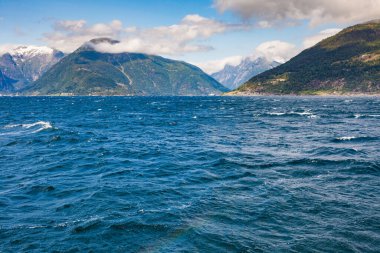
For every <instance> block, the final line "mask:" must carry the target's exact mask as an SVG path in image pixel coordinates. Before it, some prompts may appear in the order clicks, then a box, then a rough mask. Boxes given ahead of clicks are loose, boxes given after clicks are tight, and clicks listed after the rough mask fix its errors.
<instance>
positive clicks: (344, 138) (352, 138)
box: [336, 136, 357, 141]
mask: <svg viewBox="0 0 380 253" xmlns="http://www.w3.org/2000/svg"><path fill="white" fill-rule="evenodd" d="M356 138H357V137H355V136H343V137H338V138H336V139H337V140H340V141H350V140H354V139H356Z"/></svg>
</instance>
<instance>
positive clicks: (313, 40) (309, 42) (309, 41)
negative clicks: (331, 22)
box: [303, 28, 342, 48]
mask: <svg viewBox="0 0 380 253" xmlns="http://www.w3.org/2000/svg"><path fill="white" fill-rule="evenodd" d="M341 30H342V29H338V28H331V29H326V30H323V31H321V32H320V33H318V34H317V35H314V36H310V37H307V38H306V39H305V40H304V41H303V46H304V48H309V47H312V46H314V45H316V44H317V43H318V42H320V41H322V40H324V39H326V38H328V37H331V36H333V35H335V34H337V33H338V32H340V31H341Z"/></svg>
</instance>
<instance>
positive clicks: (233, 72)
mask: <svg viewBox="0 0 380 253" xmlns="http://www.w3.org/2000/svg"><path fill="white" fill-rule="evenodd" d="M280 64H281V63H279V62H276V61H269V60H267V59H266V58H264V57H258V58H257V57H256V58H254V57H246V58H245V59H243V60H242V61H241V63H240V64H239V65H237V66H232V65H226V66H225V67H224V68H223V69H222V70H221V71H219V72H217V73H214V74H212V75H211V76H212V77H214V78H215V79H216V80H218V81H219V82H220V83H221V84H223V85H224V86H226V87H227V88H229V89H232V90H233V89H236V88H238V87H239V86H240V85H242V84H243V83H245V82H246V81H248V80H249V79H251V78H252V77H254V76H256V75H258V74H261V73H262V72H264V71H267V70H269V69H272V68H274V67H277V66H278V65H280Z"/></svg>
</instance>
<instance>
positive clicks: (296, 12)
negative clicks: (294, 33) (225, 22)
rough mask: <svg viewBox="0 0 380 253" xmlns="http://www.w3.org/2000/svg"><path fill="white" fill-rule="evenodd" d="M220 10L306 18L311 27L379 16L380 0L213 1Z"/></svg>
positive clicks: (283, 19)
mask: <svg viewBox="0 0 380 253" xmlns="http://www.w3.org/2000/svg"><path fill="white" fill-rule="evenodd" d="M214 6H215V7H216V8H217V9H218V10H219V11H221V12H225V11H232V12H234V13H235V14H238V15H239V16H241V17H242V18H244V19H250V18H253V19H255V20H258V21H259V22H262V21H266V22H268V21H270V23H276V24H280V25H281V24H287V22H288V21H289V22H292V21H301V20H308V21H309V24H310V25H311V26H316V25H319V24H323V23H329V22H336V23H341V24H347V23H355V22H363V21H369V20H372V19H377V18H379V17H380V0H349V1H347V0H286V1H279V0H214Z"/></svg>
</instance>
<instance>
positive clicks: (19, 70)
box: [0, 46, 64, 92]
mask: <svg viewBox="0 0 380 253" xmlns="http://www.w3.org/2000/svg"><path fill="white" fill-rule="evenodd" d="M63 57H64V53H63V52H61V51H59V50H56V49H53V48H49V47H43V46H42V47H39V46H19V47H16V48H13V49H11V50H10V51H9V52H7V53H4V54H2V55H0V70H1V71H2V73H3V75H4V76H6V77H7V78H8V79H11V80H13V81H12V86H13V88H12V90H13V91H14V92H15V91H16V92H17V91H18V90H21V89H24V88H25V87H27V86H28V85H29V84H31V83H32V82H34V81H36V80H37V79H38V78H39V77H40V76H42V74H43V73H45V72H46V71H47V70H48V69H49V68H50V67H51V66H53V65H54V64H55V63H57V62H58V61H59V60H60V59H62V58H63ZM3 81H4V80H3ZM1 91H3V92H4V91H5V92H9V89H7V90H4V89H1V88H0V92H1Z"/></svg>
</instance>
